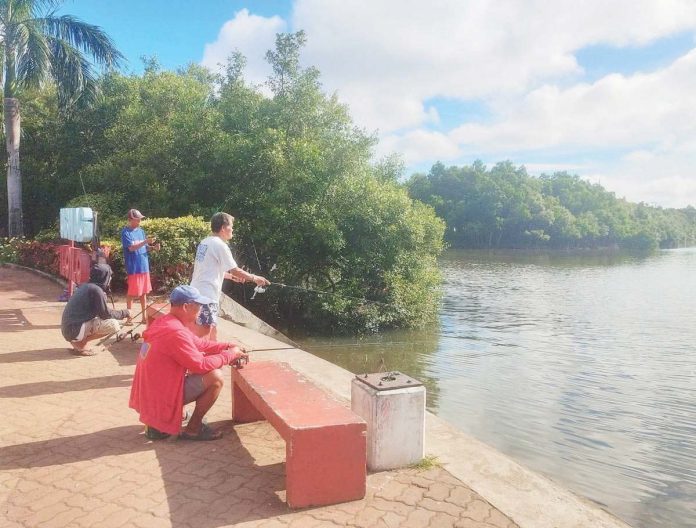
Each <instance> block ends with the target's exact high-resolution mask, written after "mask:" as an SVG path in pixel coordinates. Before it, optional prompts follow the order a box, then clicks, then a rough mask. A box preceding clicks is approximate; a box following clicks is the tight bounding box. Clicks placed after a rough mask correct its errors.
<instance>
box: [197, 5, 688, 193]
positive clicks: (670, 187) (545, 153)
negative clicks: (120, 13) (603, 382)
mask: <svg viewBox="0 0 696 528" xmlns="http://www.w3.org/2000/svg"><path fill="white" fill-rule="evenodd" d="M300 29H303V30H305V31H306V33H307V37H308V42H307V47H306V49H305V50H304V51H303V61H304V62H305V63H306V64H308V65H314V66H317V67H318V68H319V70H320V71H321V74H322V76H321V81H322V83H323V85H324V87H325V89H326V90H327V91H328V92H333V91H336V92H337V93H338V96H339V98H340V99H341V100H342V101H343V102H345V103H347V104H348V105H349V107H350V112H351V115H352V116H353V118H354V121H355V123H356V125H358V126H361V127H365V128H367V129H368V130H378V131H379V134H380V137H381V143H380V145H379V147H378V149H377V155H383V154H386V153H389V152H391V151H396V152H400V153H402V154H403V158H404V160H405V161H406V163H407V164H416V163H421V164H422V163H424V162H428V161H432V162H434V161H436V160H443V161H447V162H454V163H457V162H459V163H462V162H464V163H468V162H471V161H472V159H473V158H483V159H495V158H497V157H498V158H500V159H507V158H509V159H511V160H512V161H513V162H515V163H524V162H525V161H526V160H530V159H531V160H534V158H536V159H539V158H542V159H558V160H561V164H559V166H558V168H559V169H561V170H562V168H563V167H573V166H577V167H578V173H579V174H580V175H585V176H589V175H596V176H598V177H599V175H601V181H602V184H603V185H605V187H607V188H609V189H610V190H616V192H617V194H620V195H622V194H625V195H626V196H627V197H629V198H630V199H633V200H645V201H653V200H657V198H656V197H657V196H658V195H659V196H660V197H661V198H660V200H663V201H664V203H665V204H667V203H669V204H671V205H674V204H675V203H677V202H679V201H680V200H682V201H683V200H687V199H688V200H690V201H691V202H693V203H696V189H695V188H694V185H693V184H691V182H692V181H693V179H694V173H693V172H692V169H691V168H692V167H696V164H694V163H693V162H694V161H696V160H694V159H692V155H691V152H692V151H689V146H690V145H691V143H696V90H694V87H695V86H696V49H695V50H693V51H692V52H690V53H688V54H686V55H685V56H683V57H681V58H680V59H678V60H676V61H674V63H673V64H671V65H668V66H665V67H663V68H662V69H659V70H657V71H644V72H642V73H636V74H633V75H619V74H612V75H608V76H606V77H604V78H602V79H599V80H597V81H595V82H592V83H588V82H586V81H584V79H583V75H584V72H583V70H582V68H581V66H580V65H579V64H578V62H577V60H576V57H575V55H576V53H577V52H578V51H579V50H581V49H583V48H586V47H588V46H594V45H609V46H619V47H621V46H642V45H646V44H649V43H651V42H654V41H656V40H657V39H660V38H664V37H669V36H674V35H677V34H679V33H681V32H685V31H690V32H696V1H694V0H612V1H611V2H606V1H605V0H586V1H585V2H577V0H572V1H571V0H557V1H556V2H548V1H546V0H498V1H495V2H492V1H489V0H469V1H467V2H463V1H461V0H434V1H433V2H428V3H426V2H422V1H421V0H380V1H378V2H375V1H374V0H352V1H350V2H346V1H345V0H295V1H294V4H293V11H292V16H291V20H290V21H288V23H286V22H285V21H283V20H281V19H280V18H278V17H272V18H265V17H259V16H256V15H252V14H250V13H249V12H248V11H247V10H242V11H240V12H238V13H236V14H235V17H234V18H233V19H232V20H231V21H229V22H227V23H226V24H225V25H224V26H223V28H222V29H221V31H220V35H219V36H218V39H217V41H216V42H215V43H212V44H209V45H208V46H206V51H205V54H204V59H203V63H204V64H206V65H208V66H214V65H215V64H216V63H218V62H222V61H223V60H224V58H225V57H226V56H227V55H228V54H229V53H230V52H231V51H232V50H233V49H234V48H237V49H239V50H240V51H242V53H244V54H245V55H247V57H248V58H249V68H248V69H247V74H246V77H247V79H250V80H251V81H253V82H256V83H258V82H261V81H263V80H265V77H266V76H267V75H268V72H269V69H268V66H267V65H266V64H265V62H264V60H263V55H264V53H265V51H266V50H267V49H269V48H271V47H272V46H273V41H274V34H275V33H276V32H279V31H297V30H300ZM438 98H440V99H449V100H454V101H477V102H479V103H484V104H485V105H486V106H487V109H488V110H489V112H488V115H487V116H486V119H485V121H475V120H472V121H470V122H467V123H462V124H461V125H460V126H456V127H455V128H454V130H451V131H447V130H443V129H442V125H441V124H440V116H439V113H438V109H437V108H436V107H435V106H433V105H432V104H429V103H428V101H432V100H433V99H438ZM448 122H451V115H449V116H448ZM426 127H427V128H429V129H431V128H440V130H439V131H433V130H429V129H426ZM612 151H615V152H616V153H615V154H612ZM539 153H542V155H541V156H540V155H539ZM463 156H470V157H471V158H472V159H466V160H465V159H464V158H463ZM612 156H613V157H612ZM551 170H553V169H551ZM611 185H616V187H615V188H612V187H611ZM661 186H665V187H664V189H663V190H660V189H662V187H661ZM642 193H652V194H650V195H648V194H642ZM685 203H686V202H685Z"/></svg>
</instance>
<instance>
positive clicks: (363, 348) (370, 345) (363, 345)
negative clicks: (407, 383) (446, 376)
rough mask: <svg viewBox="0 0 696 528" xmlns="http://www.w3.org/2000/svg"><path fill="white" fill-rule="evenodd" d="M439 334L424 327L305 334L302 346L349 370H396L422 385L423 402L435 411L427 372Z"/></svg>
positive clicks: (435, 393) (435, 390)
mask: <svg viewBox="0 0 696 528" xmlns="http://www.w3.org/2000/svg"><path fill="white" fill-rule="evenodd" d="M439 338H440V336H439V334H438V333H437V330H436V329H431V330H428V331H417V332H414V331H400V332H391V333H389V334H386V335H377V336H368V337H363V338H317V337H312V338H306V339H304V340H302V342H301V343H302V348H303V349H304V350H307V351H308V352H311V353H313V354H314V355H316V356H319V357H321V358H324V359H326V360H327V361H331V362H332V363H334V364H336V365H339V366H340V367H343V368H344V369H346V370H348V371H350V372H353V373H354V374H365V373H374V372H386V371H391V370H398V371H400V372H403V373H404V374H407V375H409V376H411V377H412V378H415V379H417V380H419V381H421V382H422V383H423V385H425V389H426V406H427V408H428V410H429V411H431V412H433V413H437V406H438V400H439V394H440V389H439V387H438V383H437V381H438V380H437V377H436V376H435V375H433V373H432V372H431V370H432V369H431V366H432V365H433V362H434V361H433V359H432V356H433V354H434V353H435V352H436V350H437V348H438V342H439Z"/></svg>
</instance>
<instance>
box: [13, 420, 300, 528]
mask: <svg viewBox="0 0 696 528" xmlns="http://www.w3.org/2000/svg"><path fill="white" fill-rule="evenodd" d="M216 426H218V427H220V426H221V429H222V430H223V431H224V432H225V437H224V438H223V439H222V440H218V441H215V442H187V441H184V440H176V439H173V438H170V439H167V440H162V441H158V442H150V441H149V440H147V439H146V438H145V436H144V435H143V428H142V426H140V425H132V426H122V427H114V428H111V429H105V430H102V431H97V432H94V433H88V434H83V435H76V436H67V437H62V438H52V439H50V440H43V441H37V442H30V443H24V444H19V445H12V446H7V447H0V471H7V470H13V469H30V468H40V467H48V466H56V467H58V466H61V472H63V473H65V474H64V478H66V479H70V478H72V476H73V475H74V478H75V479H76V480H77V479H79V475H80V472H84V465H80V464H79V463H80V462H91V463H93V464H95V465H99V464H102V462H101V459H103V460H105V461H110V462H111V464H113V465H117V466H118V467H119V468H121V469H124V468H125V469H126V470H127V471H126V472H125V473H122V475H121V476H123V477H125V478H121V477H120V476H116V477H114V476H113V475H111V476H110V475H105V476H104V477H103V479H104V480H107V479H113V478H117V479H119V484H118V487H119V490H120V491H125V490H124V489H123V488H124V487H132V493H134V494H135V495H136V496H138V495H139V494H140V490H141V488H142V487H143V481H144V480H145V479H147V480H152V481H156V480H159V479H162V483H163V489H164V493H165V494H166V497H167V504H168V510H169V511H168V517H169V519H170V520H171V525H172V526H173V527H175V528H184V527H186V528H188V527H189V526H196V527H198V528H218V527H220V526H225V525H230V524H236V523H240V522H244V521H251V520H258V519H267V518H270V517H275V516H277V515H283V514H287V513H291V512H292V510H290V509H289V508H288V506H287V505H286V504H285V502H284V501H283V500H282V499H281V497H279V494H278V492H280V491H281V490H283V489H284V487H285V482H284V481H285V479H284V464H282V463H272V464H268V465H257V463H256V461H255V460H254V458H253V457H252V455H251V454H250V453H249V451H247V449H246V448H245V447H244V446H243V445H242V441H241V439H240V437H239V436H238V434H237V432H236V431H235V429H234V427H233V426H232V423H231V422H229V421H226V422H221V423H219V424H216ZM257 440H258V441H259V442H263V438H262V437H258V438H257ZM143 451H154V453H155V454H156V457H157V462H158V463H159V472H157V473H155V472H156V471H157V470H153V466H143V465H142V464H138V460H139V459H141V458H142V457H138V456H134V457H131V455H137V454H138V453H141V452H143ZM104 457H106V458H104ZM114 457H116V458H115V459H114ZM105 463H108V462H105ZM96 485H97V486H98V485H99V483H97V484H96ZM147 488H149V489H152V486H150V485H148V486H147ZM83 493H86V494H88V493H89V489H86V490H84V492H83ZM166 513H167V512H165V515H166Z"/></svg>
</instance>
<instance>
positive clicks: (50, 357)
mask: <svg viewBox="0 0 696 528" xmlns="http://www.w3.org/2000/svg"><path fill="white" fill-rule="evenodd" d="M65 345H66V346H65V348H45V349H43V350H22V351H20V352H3V353H2V354H0V364H2V363H25V362H29V361H56V360H61V359H79V358H78V357H77V356H75V355H73V354H72V353H71V352H72V349H71V348H70V347H69V344H68V343H65Z"/></svg>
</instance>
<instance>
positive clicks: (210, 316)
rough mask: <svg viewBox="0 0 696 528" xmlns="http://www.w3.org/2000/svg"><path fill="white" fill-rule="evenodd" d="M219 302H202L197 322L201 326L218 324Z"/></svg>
mask: <svg viewBox="0 0 696 528" xmlns="http://www.w3.org/2000/svg"><path fill="white" fill-rule="evenodd" d="M218 307H219V305H218V303H210V304H202V305H201V311H200V312H198V317H197V318H196V324H197V325H199V326H217V317H218Z"/></svg>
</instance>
